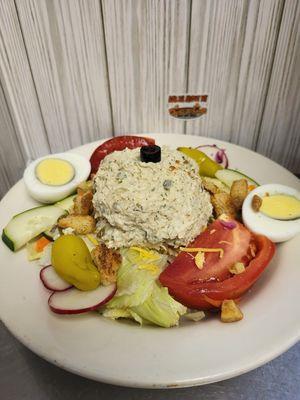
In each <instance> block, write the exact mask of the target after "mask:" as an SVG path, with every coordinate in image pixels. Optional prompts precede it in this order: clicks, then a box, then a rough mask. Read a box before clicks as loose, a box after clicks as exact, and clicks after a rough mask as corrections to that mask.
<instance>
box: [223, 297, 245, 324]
mask: <svg viewBox="0 0 300 400" xmlns="http://www.w3.org/2000/svg"><path fill="white" fill-rule="evenodd" d="M243 317H244V315H243V313H242V311H241V310H240V308H239V306H238V305H237V304H236V303H235V302H234V301H233V300H224V301H223V302H222V308H221V321H222V322H236V321H240V320H241V319H243Z"/></svg>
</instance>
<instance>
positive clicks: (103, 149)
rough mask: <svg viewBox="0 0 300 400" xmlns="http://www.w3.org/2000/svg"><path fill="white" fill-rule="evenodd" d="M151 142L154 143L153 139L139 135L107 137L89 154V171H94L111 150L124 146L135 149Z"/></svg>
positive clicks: (117, 149) (122, 148)
mask: <svg viewBox="0 0 300 400" xmlns="http://www.w3.org/2000/svg"><path fill="white" fill-rule="evenodd" d="M153 144H155V140H154V139H152V138H147V137H141V136H117V137H114V138H112V139H109V140H107V141H106V142H104V143H102V144H100V146H98V147H97V148H96V149H95V150H94V152H93V154H92V155H91V158H90V163H91V167H92V168H91V173H92V174H94V173H96V172H97V171H98V168H99V165H100V162H101V161H102V160H103V158H104V157H106V156H107V154H110V153H112V152H113V151H121V150H124V149H126V148H128V149H135V148H137V147H142V146H151V145H153Z"/></svg>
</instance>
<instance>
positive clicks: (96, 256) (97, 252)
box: [91, 243, 121, 286]
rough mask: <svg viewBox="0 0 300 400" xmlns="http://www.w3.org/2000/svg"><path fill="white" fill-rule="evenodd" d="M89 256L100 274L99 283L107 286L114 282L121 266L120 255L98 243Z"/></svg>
mask: <svg viewBox="0 0 300 400" xmlns="http://www.w3.org/2000/svg"><path fill="white" fill-rule="evenodd" d="M91 255H92V259H93V261H94V264H95V265H96V267H97V268H98V270H99V272H100V277H101V283H102V284H103V285H105V286H107V285H110V284H111V283H113V282H116V281H117V273H118V269H119V267H120V265H121V255H120V253H118V252H117V251H115V250H112V249H109V248H108V247H106V246H105V244H104V243H100V244H99V245H98V246H96V247H95V248H94V249H93V250H92V252H91Z"/></svg>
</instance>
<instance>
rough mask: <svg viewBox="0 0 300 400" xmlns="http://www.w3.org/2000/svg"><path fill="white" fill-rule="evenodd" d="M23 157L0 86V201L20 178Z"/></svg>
mask: <svg viewBox="0 0 300 400" xmlns="http://www.w3.org/2000/svg"><path fill="white" fill-rule="evenodd" d="M25 157H26V155H24V154H23V149H22V146H21V145H20V143H19V141H18V138H17V135H16V132H15V128H14V125H13V121H12V119H11V115H10V112H9V108H8V105H7V103H6V99H5V97H4V92H3V90H2V86H1V85H0V199H1V197H2V196H3V195H4V194H5V193H6V191H7V190H8V189H9V188H10V187H11V186H12V185H13V184H14V183H15V182H16V181H17V180H18V179H20V178H21V176H22V174H23V170H24V167H25Z"/></svg>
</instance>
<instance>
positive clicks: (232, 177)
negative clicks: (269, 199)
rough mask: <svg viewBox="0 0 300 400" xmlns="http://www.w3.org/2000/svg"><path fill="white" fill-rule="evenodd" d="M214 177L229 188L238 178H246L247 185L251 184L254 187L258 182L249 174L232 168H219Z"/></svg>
mask: <svg viewBox="0 0 300 400" xmlns="http://www.w3.org/2000/svg"><path fill="white" fill-rule="evenodd" d="M215 177H216V178H217V179H219V181H221V182H222V183H224V184H225V185H226V186H228V187H229V188H230V187H231V185H232V183H233V182H234V181H237V180H239V179H247V181H248V185H253V186H255V187H256V186H259V183H257V182H256V181H255V180H254V179H252V178H249V176H247V175H245V174H243V173H242V172H240V171H237V170H234V169H220V170H219V171H217V172H216V173H215Z"/></svg>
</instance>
